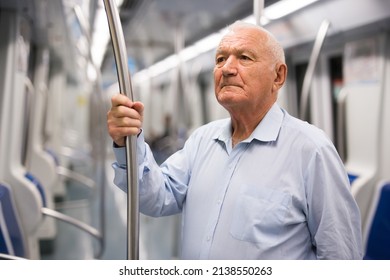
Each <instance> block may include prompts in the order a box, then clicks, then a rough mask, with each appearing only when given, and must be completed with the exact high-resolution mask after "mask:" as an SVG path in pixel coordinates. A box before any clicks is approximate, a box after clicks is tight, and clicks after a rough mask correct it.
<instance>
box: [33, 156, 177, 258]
mask: <svg viewBox="0 0 390 280" xmlns="http://www.w3.org/2000/svg"><path fill="white" fill-rule="evenodd" d="M112 162H113V159H112V158H110V159H109V160H107V162H106V164H105V166H104V167H101V168H100V170H99V168H96V169H95V170H96V171H95V172H92V171H91V170H88V169H91V168H85V167H83V166H79V167H76V169H78V170H77V171H79V172H82V173H84V175H87V176H92V177H93V176H96V177H99V172H102V168H105V171H106V173H105V174H106V179H105V185H104V187H105V192H104V193H105V195H104V197H105V199H104V211H103V212H104V216H103V217H102V215H101V205H102V203H101V201H102V200H101V196H100V194H101V192H100V191H99V189H100V188H99V186H97V188H96V189H95V190H90V189H87V188H85V187H83V186H81V185H80V184H77V183H74V182H71V181H67V182H66V184H65V185H66V195H65V196H64V197H61V198H60V199H57V200H58V201H57V202H56V210H58V211H60V212H62V213H64V214H66V215H69V216H71V217H74V218H76V219H78V220H80V221H82V222H85V223H87V224H89V225H92V226H93V227H95V228H96V229H98V230H99V231H100V232H101V233H103V239H102V240H103V242H102V243H100V242H99V241H98V240H97V239H95V238H94V237H92V236H91V235H89V234H87V233H86V232H84V231H82V230H80V229H79V228H76V227H74V226H72V225H69V224H67V223H64V222H61V221H56V227H57V235H56V236H55V238H53V239H52V240H43V241H41V242H40V244H41V258H42V259H43V260H91V259H103V260H124V259H126V258H127V251H126V248H127V245H126V244H127V222H126V221H127V213H126V212H127V210H126V209H127V195H126V194H125V193H124V192H123V191H122V190H120V189H119V188H117V187H116V186H115V185H114V184H113V183H112V182H113V176H114V172H113V169H112V167H111V164H112ZM94 173H95V175H93V174H94ZM97 182H98V180H97ZM98 185H99V184H98ZM180 223H181V222H180V216H172V217H163V218H151V217H147V216H144V215H142V214H141V215H140V244H139V249H140V253H139V256H140V259H175V258H177V256H178V250H179V249H178V240H179V238H178V236H179V233H178V229H179V227H180ZM102 225H103V227H102Z"/></svg>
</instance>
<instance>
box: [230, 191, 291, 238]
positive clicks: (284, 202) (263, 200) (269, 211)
mask: <svg viewBox="0 0 390 280" xmlns="http://www.w3.org/2000/svg"><path fill="white" fill-rule="evenodd" d="M290 205H291V195H290V194H288V193H284V192H281V191H278V190H274V189H270V188H261V189H256V188H255V187H254V188H249V187H248V186H246V187H244V191H243V192H242V193H241V194H240V195H239V196H238V199H237V202H236V205H235V209H234V213H233V219H232V223H231V227H230V233H231V235H232V236H233V237H234V238H236V239H239V240H242V241H248V242H253V243H263V244H268V245H272V244H274V243H276V242H278V241H280V240H278V239H279V236H278V235H279V233H280V231H281V230H282V229H283V227H284V226H285V218H286V215H287V214H288V211H289V207H290Z"/></svg>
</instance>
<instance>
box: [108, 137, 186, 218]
mask: <svg viewBox="0 0 390 280" xmlns="http://www.w3.org/2000/svg"><path fill="white" fill-rule="evenodd" d="M186 144H187V143H186ZM113 150H114V154H115V158H116V162H115V163H114V164H113V165H112V166H113V168H114V172H115V176H114V184H115V185H117V186H118V187H119V188H120V189H122V190H123V191H125V192H127V175H126V155H125V153H126V151H125V148H123V147H121V148H115V147H114V148H113ZM188 150H189V149H187V151H188ZM137 161H138V180H139V197H140V211H141V212H142V213H143V214H146V215H149V216H153V217H159V216H167V215H173V214H176V213H180V212H181V210H182V207H183V203H184V200H185V196H186V192H187V185H188V181H189V171H188V170H189V166H188V157H187V152H186V150H185V149H183V150H180V151H178V152H176V153H175V154H174V155H172V156H171V157H170V158H168V159H167V160H166V161H165V162H164V163H163V164H162V165H161V166H159V165H158V164H157V163H156V161H155V159H154V157H153V153H152V151H151V149H150V147H149V145H148V144H147V143H145V140H144V135H143V132H141V134H140V135H139V136H138V138H137Z"/></svg>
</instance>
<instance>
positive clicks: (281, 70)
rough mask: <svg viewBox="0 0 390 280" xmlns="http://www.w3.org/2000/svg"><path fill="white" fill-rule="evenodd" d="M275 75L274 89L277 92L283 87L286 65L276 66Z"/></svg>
mask: <svg viewBox="0 0 390 280" xmlns="http://www.w3.org/2000/svg"><path fill="white" fill-rule="evenodd" d="M275 74H276V77H275V80H274V89H275V90H276V91H277V90H279V89H280V88H281V87H282V86H283V84H284V82H285V81H286V77H287V65H286V64H284V63H280V64H276V66H275Z"/></svg>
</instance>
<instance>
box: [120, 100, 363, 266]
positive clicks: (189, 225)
mask: <svg viewBox="0 0 390 280" xmlns="http://www.w3.org/2000/svg"><path fill="white" fill-rule="evenodd" d="M137 145H138V147H137V153H138V161H139V180H140V181H139V183H140V184H139V188H140V210H141V212H142V213H144V214H147V215H151V216H163V215H172V214H176V213H180V212H182V213H183V228H182V238H183V240H182V258H183V259H362V257H363V251H362V239H361V226H360V213H359V209H358V207H357V204H356V203H355V200H354V198H353V197H352V195H351V193H350V190H349V181H348V177H347V174H346V172H345V169H344V166H343V163H342V161H341V160H340V158H339V156H338V154H337V152H336V150H335V148H334V146H333V144H332V142H331V141H330V140H328V138H327V137H326V136H325V134H324V133H323V132H322V131H321V130H319V129H318V128H316V127H314V126H312V125H310V124H308V123H306V122H303V121H301V120H298V119H296V118H293V117H292V116H290V115H289V114H288V113H287V112H286V111H284V110H282V109H281V108H280V107H279V106H278V105H277V104H276V103H275V104H274V105H273V107H272V108H271V109H270V111H269V112H268V113H267V115H266V116H265V117H264V119H263V120H262V121H261V122H260V124H259V125H258V126H257V128H256V129H255V131H253V133H252V135H251V136H250V137H249V138H248V139H246V140H244V141H242V142H241V143H239V144H237V145H236V146H235V147H234V148H232V139H231V122H230V119H224V120H219V121H214V122H211V123H209V124H207V125H204V126H202V127H200V128H198V129H197V130H196V131H195V132H194V133H193V134H192V135H191V136H190V137H189V139H188V140H187V142H186V143H185V145H184V148H183V149H182V150H180V151H178V152H177V153H175V154H174V155H172V156H171V157H170V158H168V159H167V161H166V162H164V163H163V164H162V165H161V167H160V166H158V165H157V164H156V162H155V160H154V159H153V155H152V152H151V150H150V148H149V146H148V145H147V144H146V143H145V142H144V139H143V135H142V134H141V135H140V136H139V137H138V140H137ZM123 150H124V148H114V151H115V154H116V157H117V163H115V164H114V169H115V179H114V182H115V184H116V185H118V186H119V187H121V188H122V189H123V190H126V174H125V169H124V167H125V153H124V152H123Z"/></svg>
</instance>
